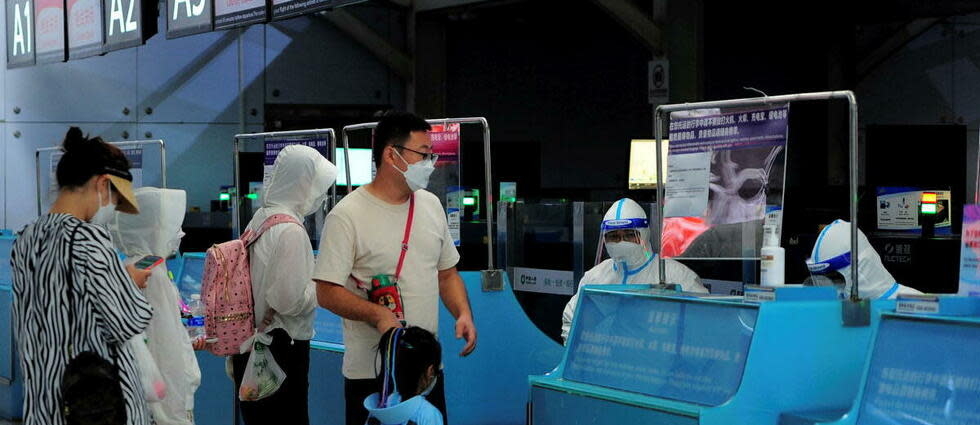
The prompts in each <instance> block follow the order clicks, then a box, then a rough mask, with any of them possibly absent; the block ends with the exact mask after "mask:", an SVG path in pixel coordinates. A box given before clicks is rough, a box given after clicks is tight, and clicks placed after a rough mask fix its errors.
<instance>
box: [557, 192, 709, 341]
mask: <svg viewBox="0 0 980 425" xmlns="http://www.w3.org/2000/svg"><path fill="white" fill-rule="evenodd" d="M630 229H635V230H637V231H639V234H640V237H639V239H640V243H639V244H635V243H632V242H627V241H621V242H615V243H605V244H604V245H605V249H606V251H607V252H608V253H609V256H610V257H611V258H609V259H607V260H605V261H603V262H601V263H599V264H598V265H596V266H595V267H593V268H592V269H591V270H589V271H587V272H585V275H583V276H582V280H581V281H580V282H579V292H576V293H575V295H574V296H572V299H570V300H568V304H566V305H565V311H564V312H563V313H562V321H561V322H562V323H561V338H562V341H566V340H567V339H568V332H569V331H570V330H571V327H572V319H573V318H574V316H575V307H576V306H577V305H578V297H579V293H580V292H581V288H582V287H583V286H585V285H626V284H656V283H659V280H660V267H659V263H658V261H657V256H656V255H654V254H652V252H651V250H650V242H649V240H650V229H649V223H648V221H647V214H646V212H645V211H643V207H641V206H640V204H637V203H636V202H635V201H633V200H632V199H629V198H624V199H620V200H619V201H616V203H615V204H613V206H612V207H611V208H609V211H607V212H606V215H605V216H604V217H603V220H602V237H605V235H606V234H607V233H610V232H612V231H616V230H630ZM664 265H665V267H666V268H667V270H666V278H667V282H666V283H669V284H674V283H676V284H679V285H681V288H682V290H683V291H684V292H697V293H703V294H707V293H708V290H707V288H705V287H704V285H702V284H701V279H700V278H699V277H698V275H697V274H695V273H694V272H693V271H691V269H689V268H687V267H686V266H684V265H683V264H681V263H678V262H677V261H674V260H666V261H665V263H664Z"/></svg>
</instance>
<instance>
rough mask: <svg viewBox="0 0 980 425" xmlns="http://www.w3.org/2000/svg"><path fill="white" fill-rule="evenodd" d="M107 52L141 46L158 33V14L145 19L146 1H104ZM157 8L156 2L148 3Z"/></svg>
mask: <svg viewBox="0 0 980 425" xmlns="http://www.w3.org/2000/svg"><path fill="white" fill-rule="evenodd" d="M103 1H104V4H103V7H102V8H103V9H104V11H105V44H106V51H111V50H119V49H125V48H129V47H135V46H139V45H141V44H143V43H145V42H146V39H147V38H150V37H152V36H153V34H156V32H157V19H156V14H155V13H151V14H149V15H152V16H147V17H146V18H144V16H143V4H142V2H143V1H144V0H103ZM147 6H150V7H151V8H153V9H155V8H156V2H147Z"/></svg>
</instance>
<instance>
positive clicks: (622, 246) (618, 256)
mask: <svg viewBox="0 0 980 425" xmlns="http://www.w3.org/2000/svg"><path fill="white" fill-rule="evenodd" d="M606 252H608V253H609V257H611V258H612V259H613V261H615V262H617V263H626V265H627V266H630V267H634V266H639V265H641V264H643V262H644V261H646V259H647V251H646V249H645V248H643V245H640V244H638V243H633V242H612V243H607V244H606Z"/></svg>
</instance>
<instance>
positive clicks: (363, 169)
mask: <svg viewBox="0 0 980 425" xmlns="http://www.w3.org/2000/svg"><path fill="white" fill-rule="evenodd" d="M348 150H349V151H350V159H351V161H350V179H351V182H353V185H354V186H362V185H365V184H368V183H371V180H372V177H371V156H372V155H371V149H348ZM334 157H335V158H337V186H347V168H346V163H347V158H346V156H345V155H344V148H337V151H336V155H334Z"/></svg>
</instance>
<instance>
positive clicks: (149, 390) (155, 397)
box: [128, 333, 167, 401]
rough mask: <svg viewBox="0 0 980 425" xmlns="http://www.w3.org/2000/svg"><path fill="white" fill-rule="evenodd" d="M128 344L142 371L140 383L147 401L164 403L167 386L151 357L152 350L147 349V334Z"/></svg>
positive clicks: (136, 337) (133, 339)
mask: <svg viewBox="0 0 980 425" xmlns="http://www.w3.org/2000/svg"><path fill="white" fill-rule="evenodd" d="M128 344H129V347H130V348H131V349H132V350H133V355H134V356H135V357H136V364H137V365H138V366H139V369H140V383H142V384H143V394H145V395H146V401H162V400H163V399H164V398H166V397H167V384H166V383H165V382H164V381H163V375H162V374H160V369H158V368H157V364H156V362H155V361H153V356H152V355H150V349H149V348H146V334H142V333H141V334H139V335H136V336H134V337H133V338H132V339H130V340H129V343H128Z"/></svg>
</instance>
